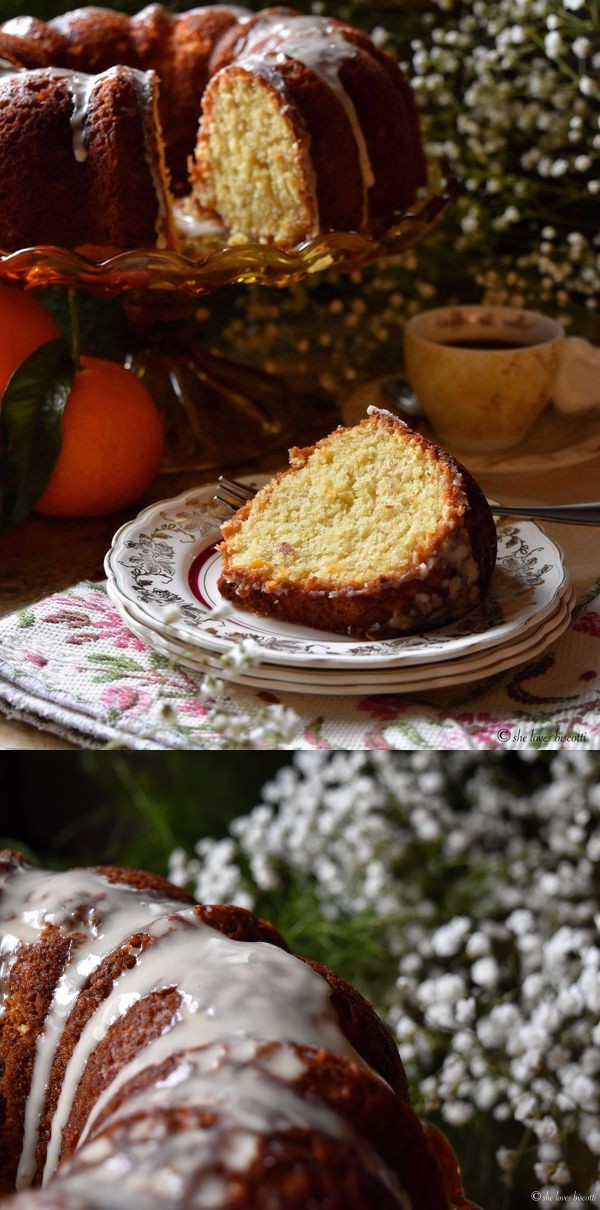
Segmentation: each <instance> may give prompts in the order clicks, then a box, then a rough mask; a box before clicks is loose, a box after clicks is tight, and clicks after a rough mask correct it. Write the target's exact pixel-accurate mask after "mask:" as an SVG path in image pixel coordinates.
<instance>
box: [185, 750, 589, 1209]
mask: <svg viewBox="0 0 600 1210" xmlns="http://www.w3.org/2000/svg"><path fill="white" fill-rule="evenodd" d="M599 773H600V759H599V758H598V757H597V756H595V755H593V754H583V753H582V754H573V755H570V754H563V753H560V754H556V755H553V756H552V757H549V758H545V759H544V758H542V759H541V760H540V759H539V758H537V757H536V756H535V754H526V753H524V754H522V755H520V756H514V757H512V756H511V757H504V756H489V757H487V758H485V759H482V758H481V756H480V755H477V754H469V753H464V754H454V753H453V754H450V755H448V754H430V753H427V754H425V753H416V754H410V755H404V754H397V753H394V754H390V753H383V752H382V753H374V754H372V755H369V754H363V753H338V754H333V755H332V754H325V753H317V752H310V753H298V754H297V755H296V756H295V758H294V761H293V764H290V765H288V766H286V767H284V768H283V769H281V770H280V772H279V773H278V774H277V776H276V778H275V779H274V781H272V782H271V783H269V784H268V785H267V786H265V788H264V791H263V801H262V803H261V804H260V805H259V806H258V807H256V808H255V809H254V810H253V811H252V812H251V813H250V814H249V815H247V816H243V817H241V818H239V819H237V820H235V821H234V823H233V824H232V825H231V827H230V835H229V836H228V837H227V838H226V839H224V840H216V841H215V840H210V839H203V840H201V841H200V842H199V843H198V845H197V851H196V855H195V856H194V857H193V858H192V859H191V860H190V859H189V858H188V856H187V855H186V854H185V853H183V852H182V851H181V850H179V851H177V852H176V853H174V854H173V855H172V858H171V867H170V877H171V878H172V879H173V880H174V881H175V882H177V883H180V884H183V883H191V884H192V885H193V887H194V890H195V893H196V895H197V896H198V898H199V899H201V900H204V901H208V902H217V901H220V900H223V899H224V900H227V901H230V902H234V903H238V904H240V905H242V906H244V907H249V908H252V907H254V906H256V905H257V902H258V903H259V906H260V900H261V897H264V896H265V895H267V896H268V895H270V894H272V893H273V892H276V891H277V890H278V888H282V887H284V886H285V887H286V888H287V890H286V894H287V895H289V893H290V892H289V887H290V885H291V886H294V887H296V888H297V892H298V895H299V896H300V902H301V901H302V900H301V896H302V894H303V893H304V892H303V891H302V888H306V887H307V886H310V887H311V888H312V893H314V894H316V896H317V899H318V903H319V905H320V911H321V914H322V917H323V919H324V920H325V921H327V920H329V921H338V922H343V921H347V922H348V927H349V926H350V924H351V922H352V921H353V920H356V919H357V918H359V917H360V916H361V914H367V915H368V916H369V918H370V919H372V918H376V919H377V920H378V922H379V923H378V925H377V931H378V933H380V935H381V939H382V941H383V946H384V952H385V953H387V954H388V955H389V961H388V964H387V966H384V968H383V972H382V974H381V977H380V979H379V982H378V983H377V986H374V987H373V988H372V989H371V988H369V987H366V988H365V989H364V990H366V992H367V994H370V995H371V996H372V997H373V998H374V999H376V1000H377V1001H378V1003H379V1007H380V1009H381V1010H382V1011H384V1012H385V1014H386V1016H387V1020H388V1023H389V1025H390V1028H391V1029H392V1030H393V1032H394V1033H395V1035H396V1037H397V1039H398V1043H399V1046H400V1050H401V1054H402V1058H403V1060H404V1062H405V1064H406V1066H407V1069H408V1071H409V1074H410V1075H411V1077H412V1079H413V1080H414V1081H415V1084H416V1085H417V1087H418V1091H419V1094H420V1098H421V1102H422V1108H423V1109H424V1110H425V1112H431V1111H432V1110H435V1109H438V1108H439V1109H440V1110H441V1114H442V1118H443V1119H444V1120H445V1121H446V1122H447V1123H448V1124H450V1125H451V1126H455V1127H460V1126H463V1125H466V1124H467V1123H469V1122H471V1120H472V1119H473V1117H474V1116H475V1115H485V1117H486V1118H487V1120H488V1121H489V1123H490V1130H491V1131H492V1132H493V1137H495V1139H496V1144H495V1147H496V1149H497V1161H498V1165H499V1169H500V1176H499V1179H501V1180H503V1181H505V1182H506V1183H508V1184H510V1182H512V1181H513V1180H514V1179H516V1174H517V1172H518V1169H519V1166H521V1167H522V1166H523V1165H525V1166H527V1165H529V1169H528V1170H529V1171H530V1174H531V1175H530V1179H531V1180H533V1178H534V1177H535V1182H536V1185H534V1186H531V1187H536V1188H539V1190H540V1192H541V1193H542V1195H543V1193H544V1191H546V1192H548V1196H552V1195H553V1193H552V1191H554V1193H556V1192H557V1191H558V1190H562V1193H563V1194H565V1195H566V1194H568V1193H569V1191H571V1192H572V1193H573V1196H574V1194H575V1192H579V1194H581V1193H583V1192H585V1193H586V1194H587V1195H589V1196H591V1195H594V1196H596V1197H597V1196H600V1184H598V1183H597V1182H596V1183H594V1174H595V1173H596V1171H597V1167H598V1161H597V1157H598V1156H600V1024H599V1020H600V946H599V944H598V926H599V925H600V912H599V910H598V881H599V878H598V869H599V863H600V839H599V837H600V783H599V776H598V775H599ZM528 774H531V776H528ZM534 774H535V777H534ZM532 779H533V781H532ZM536 779H537V780H536ZM517 1127H518V1128H520V1129H521V1130H522V1132H523V1140H524V1141H523V1145H522V1147H520V1148H519V1147H517V1148H515V1147H514V1144H512V1143H510V1142H509V1140H510V1139H511V1138H512V1137H513V1136H514V1131H515V1128H517ZM572 1163H574V1164H575V1165H576V1167H574V1168H571V1166H570V1165H571V1164H572ZM561 1204H566V1205H569V1206H570V1202H569V1200H568V1198H567V1197H565V1200H564V1201H563V1202H561ZM575 1205H576V1202H575V1201H574V1202H573V1206H575Z"/></svg>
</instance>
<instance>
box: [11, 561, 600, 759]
mask: <svg viewBox="0 0 600 1210" xmlns="http://www.w3.org/2000/svg"><path fill="white" fill-rule="evenodd" d="M599 657H600V583H597V584H596V585H594V587H593V589H591V590H590V592H588V593H587V594H586V596H585V597H584V598H583V599H582V600H581V601H580V602H579V606H578V609H577V611H576V616H575V619H574V621H573V622H572V624H571V627H570V628H569V630H568V631H567V632H566V634H564V635H563V636H562V637H561V638H560V639H559V640H558V642H557V644H556V646H555V647H551V648H550V649H549V650H548V651H546V652H545V653H544V654H542V655H541V656H538V657H536V658H535V659H533V660H531V661H530V662H529V663H525V664H522V665H520V666H519V667H517V668H514V669H511V670H510V671H508V672H504V673H501V674H499V675H497V676H495V677H492V678H490V679H489V680H487V681H479V682H474V683H472V684H469V685H462V686H456V688H455V689H453V690H450V691H449V690H448V689H444V690H436V691H427V692H422V693H412V694H410V695H406V696H405V695H403V694H391V695H387V696H363V697H361V696H356V697H340V698H332V697H325V696H322V697H321V696H312V695H306V694H285V693H284V694H277V695H276V694H272V693H267V692H265V691H263V690H259V689H256V690H249V689H239V688H237V687H236V686H233V685H232V686H228V687H227V689H226V691H225V693H224V695H223V696H222V697H221V699H220V700H219V701H218V703H217V705H218V708H219V710H218V712H219V713H220V714H221V716H223V715H227V716H229V717H230V718H233V719H234V720H235V724H236V727H235V728H234V729H233V730H236V729H237V732H238V734H239V735H240V736H241V737H242V738H241V739H240V740H239V741H238V742H232V741H231V739H230V738H226V737H224V735H223V734H222V732H221V731H220V729H217V728H216V727H215V718H216V716H217V711H215V709H214V707H213V705H212V704H211V703H210V702H208V701H207V700H206V697H205V695H202V694H201V693H200V686H201V683H202V675H201V674H200V673H194V672H190V671H188V670H187V669H186V668H182V667H180V666H177V665H173V664H171V663H169V661H168V660H167V659H165V658H164V657H163V656H161V655H158V654H156V653H154V652H152V651H151V650H150V649H149V648H147V647H145V646H144V644H143V643H141V642H140V640H139V639H137V638H136V637H135V636H134V635H132V634H131V633H130V632H129V631H128V630H127V629H126V627H125V625H124V623H123V621H122V619H121V617H120V614H119V613H118V611H117V610H116V608H115V607H114V605H113V604H112V603H111V602H110V601H109V599H108V597H107V595H106V592H105V590H104V586H103V585H102V584H93V583H87V582H84V583H81V584H78V585H76V586H75V587H74V588H72V589H70V590H69V591H68V592H63V593H59V594H57V595H54V596H51V597H48V598H46V599H45V600H42V601H39V602H37V604H35V605H33V606H31V607H30V608H28V609H25V610H21V611H19V612H17V613H14V614H10V615H9V616H7V617H6V618H4V619H3V620H2V621H1V622H0V711H1V712H3V713H4V714H5V715H7V716H8V717H12V718H17V719H21V720H23V721H25V722H29V723H32V724H34V725H35V726H37V727H41V728H42V729H45V730H49V731H52V732H54V733H55V734H58V735H60V736H62V737H63V738H65V739H68V740H70V741H72V742H73V743H76V744H80V745H82V746H84V747H103V746H105V745H107V744H111V745H115V746H121V747H126V748H138V749H164V748H184V749H185V748H187V749H193V748H196V749H223V748H229V747H236V746H246V747H248V746H252V747H264V746H277V747H280V748H285V749H290V750H294V749H312V748H325V749H329V748H331V749H349V750H352V749H355V750H356V749H358V750H364V749H375V748H380V749H392V750H393V749H398V750H408V749H410V750H412V749H417V748H433V749H438V750H445V749H452V748H454V749H456V748H463V749H464V748H470V749H500V750H505V749H507V748H516V749H520V750H522V749H524V748H534V749H538V750H539V749H542V748H566V749H568V750H569V751H573V750H577V749H582V748H585V749H590V748H592V749H600V658H599ZM278 704H281V705H282V706H285V707H288V708H291V709H292V710H293V711H294V712H295V715H296V716H297V722H296V721H294V724H293V726H292V728H291V729H290V730H289V731H288V732H286V738H285V739H284V740H281V741H280V742H277V743H275V742H274V741H273V738H272V732H270V731H269V728H268V727H266V728H265V727H264V726H263V725H262V724H261V722H260V719H261V718H263V719H264V717H265V710H266V711H267V714H268V708H269V707H271V706H274V707H276V706H277V705H278ZM257 711H260V715H259V716H258V720H257V716H256V712H257ZM253 720H254V721H253ZM231 733H232V731H231V730H230V732H229V735H231ZM244 736H245V737H246V738H245V739H244V738H243V737H244Z"/></svg>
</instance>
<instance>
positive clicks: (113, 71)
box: [0, 34, 174, 251]
mask: <svg viewBox="0 0 600 1210" xmlns="http://www.w3.org/2000/svg"><path fill="white" fill-rule="evenodd" d="M1 38H2V35H1V34H0V39H1ZM5 49H6V48H5ZM0 50H1V47H0ZM156 105H157V88H156V78H155V76H154V74H153V73H152V72H142V71H138V70H136V69H135V68H130V67H122V66H119V67H111V68H109V69H108V70H106V71H104V72H101V73H99V74H98V75H83V74H81V73H80V72H75V71H68V70H66V69H62V68H35V69H33V70H27V71H22V70H16V71H15V70H14V67H13V68H12V69H11V70H10V71H5V72H2V64H1V62H0V247H3V248H5V249H11V248H23V247H31V246H36V245H41V244H58V245H61V246H64V247H81V248H89V249H90V251H95V250H96V249H98V250H102V249H104V248H115V249H119V248H129V247H131V248H135V247H137V246H139V245H144V244H156V245H158V246H159V247H165V246H167V245H168V246H170V245H172V244H173V239H174V236H173V230H172V225H171V218H170V203H169V199H168V186H167V177H166V170H165V166H164V160H163V152H162V144H161V140H160V137H159V130H158V125H157V121H156Z"/></svg>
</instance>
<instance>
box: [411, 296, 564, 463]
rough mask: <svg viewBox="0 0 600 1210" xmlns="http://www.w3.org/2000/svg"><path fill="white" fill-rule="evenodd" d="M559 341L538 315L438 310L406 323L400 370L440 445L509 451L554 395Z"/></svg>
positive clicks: (558, 331)
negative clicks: (403, 357) (403, 359)
mask: <svg viewBox="0 0 600 1210" xmlns="http://www.w3.org/2000/svg"><path fill="white" fill-rule="evenodd" d="M565 341H566V338H565V334H564V330H563V328H562V326H561V325H560V324H559V323H557V322H556V320H553V319H549V318H547V317H546V316H545V315H540V314H538V312H536V311H524V310H522V309H520V308H516V307H493V306H490V307H485V306H458V307H439V308H437V309H436V310H433V311H423V312H421V313H420V314H419V315H415V316H414V317H413V318H412V319H411V320H409V322H408V324H407V326H406V329H405V335H404V351H405V358H406V371H407V374H408V378H409V381H410V384H411V386H412V388H413V390H414V392H415V394H416V396H417V398H418V400H419V403H420V404H421V406H422V408H423V411H424V412H425V414H426V415H427V416H428V418H429V419H430V420H431V422H432V424H433V426H434V428H435V430H436V432H437V433H438V435H439V436H440V437H441V438H442V440H445V441H447V442H448V443H450V444H451V445H455V446H457V447H459V448H461V449H464V450H502V449H508V448H509V447H510V446H512V445H516V444H517V443H518V442H519V441H521V440H522V438H523V437H524V435H525V433H526V432H527V430H528V429H529V428H530V426H531V425H532V424H533V422H534V420H536V419H537V417H538V416H539V414H540V412H541V411H542V410H543V408H544V407H545V406H546V404H547V403H548V401H549V400H550V398H551V397H552V390H553V384H554V381H555V379H556V376H557V373H558V369H559V365H560V356H561V346H562V345H563V344H564V343H565Z"/></svg>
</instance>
